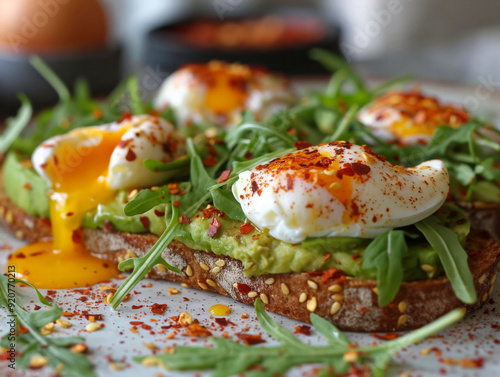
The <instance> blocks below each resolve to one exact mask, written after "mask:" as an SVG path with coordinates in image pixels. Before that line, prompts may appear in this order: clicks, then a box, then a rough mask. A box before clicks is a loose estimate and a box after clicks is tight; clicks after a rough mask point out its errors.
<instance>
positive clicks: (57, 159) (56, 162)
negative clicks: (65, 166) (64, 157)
mask: <svg viewBox="0 0 500 377" xmlns="http://www.w3.org/2000/svg"><path fill="white" fill-rule="evenodd" d="M54 164H55V165H56V166H57V165H59V158H57V156H56V155H54Z"/></svg>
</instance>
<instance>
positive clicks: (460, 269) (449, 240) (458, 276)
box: [415, 216, 477, 304]
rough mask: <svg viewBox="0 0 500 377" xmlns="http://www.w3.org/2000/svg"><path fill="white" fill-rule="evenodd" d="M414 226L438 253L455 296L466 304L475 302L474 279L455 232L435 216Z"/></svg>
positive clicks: (465, 254)
mask: <svg viewBox="0 0 500 377" xmlns="http://www.w3.org/2000/svg"><path fill="white" fill-rule="evenodd" d="M415 226H416V227H417V229H418V230H419V231H421V232H422V233H423V235H424V236H425V238H426V239H427V241H428V242H429V243H430V245H431V246H432V247H433V248H434V250H436V252H437V254H438V255H439V258H440V259H441V263H442V264H443V268H444V271H445V273H446V277H447V278H448V279H449V280H450V283H451V286H452V287H453V290H454V291H455V294H456V295H457V298H458V299H460V300H461V301H462V302H464V303H466V304H473V303H475V302H476V300H477V293H476V289H475V287H474V279H473V277H472V273H471V271H470V269H469V266H468V264H467V253H466V252H465V251H464V249H463V247H462V245H461V244H460V242H459V241H458V237H457V234H456V233H454V232H453V231H452V230H450V229H448V228H446V227H445V226H443V225H442V224H441V223H440V221H439V219H438V218H436V217H435V216H430V217H428V218H426V219H424V220H422V221H420V222H418V223H416V224H415Z"/></svg>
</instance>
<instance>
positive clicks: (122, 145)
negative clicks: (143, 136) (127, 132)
mask: <svg viewBox="0 0 500 377" xmlns="http://www.w3.org/2000/svg"><path fill="white" fill-rule="evenodd" d="M133 140H134V139H125V140H122V141H120V143H119V144H118V147H119V148H125V147H128V145H129V144H130V143H131V142H132V141H133Z"/></svg>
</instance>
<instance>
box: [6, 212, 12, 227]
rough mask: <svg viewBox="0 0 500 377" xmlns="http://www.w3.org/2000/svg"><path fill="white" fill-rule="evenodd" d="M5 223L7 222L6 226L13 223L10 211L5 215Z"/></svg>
mask: <svg viewBox="0 0 500 377" xmlns="http://www.w3.org/2000/svg"><path fill="white" fill-rule="evenodd" d="M5 221H7V224H12V223H13V222H14V214H13V213H12V212H11V211H8V212H7V213H6V214H5Z"/></svg>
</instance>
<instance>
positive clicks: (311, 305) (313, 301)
mask: <svg viewBox="0 0 500 377" xmlns="http://www.w3.org/2000/svg"><path fill="white" fill-rule="evenodd" d="M306 307H307V310H309V311H310V312H311V313H314V312H315V311H316V308H317V307H318V299H317V298H316V297H311V298H310V299H309V300H307V304H306Z"/></svg>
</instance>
